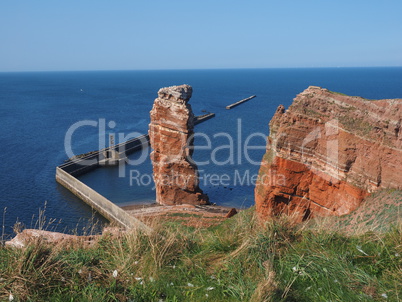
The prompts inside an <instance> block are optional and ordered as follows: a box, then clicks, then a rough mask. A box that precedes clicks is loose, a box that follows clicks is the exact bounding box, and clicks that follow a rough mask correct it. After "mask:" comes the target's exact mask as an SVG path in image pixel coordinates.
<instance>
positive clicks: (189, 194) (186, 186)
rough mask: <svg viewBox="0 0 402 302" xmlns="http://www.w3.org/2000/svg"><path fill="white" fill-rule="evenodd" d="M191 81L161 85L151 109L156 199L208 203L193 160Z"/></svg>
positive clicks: (165, 203) (170, 203) (164, 201)
mask: <svg viewBox="0 0 402 302" xmlns="http://www.w3.org/2000/svg"><path fill="white" fill-rule="evenodd" d="M191 95H192V88H191V87H190V86H188V85H181V86H172V87H167V88H162V89H160V90H159V91H158V98H157V99H155V101H154V105H153V108H152V110H151V123H150V125H149V137H150V143H151V147H152V148H153V151H152V153H151V160H152V164H153V173H154V181H155V185H156V201H157V202H158V203H160V204H163V205H174V204H184V203H185V204H207V203H208V196H207V195H205V194H203V192H202V190H201V189H200V188H199V180H198V170H197V166H196V165H195V164H194V163H192V161H191V155H192V150H193V149H192V146H193V139H192V135H193V129H194V114H193V112H192V110H191V106H190V104H188V102H189V100H190V98H191Z"/></svg>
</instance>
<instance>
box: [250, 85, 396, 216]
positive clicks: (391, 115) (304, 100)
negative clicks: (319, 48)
mask: <svg viewBox="0 0 402 302" xmlns="http://www.w3.org/2000/svg"><path fill="white" fill-rule="evenodd" d="M401 123H402V99H394V100H377V101H372V100H366V99H363V98H360V97H350V96H345V95H342V94H338V93H334V92H331V91H329V90H327V89H322V88H320V87H315V86H311V87H309V88H308V89H306V90H305V91H303V92H302V93H300V94H299V95H298V96H297V97H296V98H295V99H294V102H293V104H292V105H291V106H290V107H289V109H288V110H285V108H284V107H283V106H279V107H278V109H277V111H276V113H275V115H274V117H273V119H272V120H271V122H270V124H269V126H270V135H269V138H268V145H267V151H266V154H265V155H264V158H263V160H262V163H261V168H260V173H259V180H258V183H257V185H256V188H255V203H256V210H257V212H258V213H259V214H260V215H261V216H262V217H267V216H271V215H277V214H280V213H287V214H293V215H295V218H296V219H297V220H299V221H300V220H303V219H306V218H308V217H312V216H327V215H343V214H347V213H349V212H351V211H353V210H355V209H356V208H357V207H358V206H359V205H360V203H361V202H362V200H363V199H364V198H365V197H366V196H367V195H369V194H370V193H371V192H374V191H376V190H378V189H379V188H399V189H400V188H402V173H401V172H400V169H401V168H402V131H401Z"/></svg>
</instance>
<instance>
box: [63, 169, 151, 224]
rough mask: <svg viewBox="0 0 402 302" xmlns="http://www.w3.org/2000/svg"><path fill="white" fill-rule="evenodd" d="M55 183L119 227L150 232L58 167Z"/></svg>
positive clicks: (139, 222)
mask: <svg viewBox="0 0 402 302" xmlns="http://www.w3.org/2000/svg"><path fill="white" fill-rule="evenodd" d="M56 181H57V182H58V183H59V184H61V185H62V186H64V187H65V188H66V189H68V190H69V191H70V192H72V193H73V194H74V195H76V196H77V197H78V198H80V199H81V200H83V201H84V202H85V203H87V204H88V205H90V206H91V207H92V208H94V209H95V210H96V211H98V212H99V213H100V214H101V215H102V216H104V217H105V218H106V219H108V220H109V221H111V222H113V223H116V224H117V225H118V226H119V227H123V228H125V229H132V228H141V229H143V230H145V231H148V230H150V229H149V227H147V226H146V225H145V224H144V223H142V222H141V221H139V220H138V219H136V218H134V217H132V216H130V215H129V214H127V212H126V211H125V210H123V209H122V208H120V207H119V206H117V205H115V204H114V203H113V202H111V201H110V200H108V199H107V198H105V197H104V196H102V195H101V194H99V193H98V192H96V191H95V190H93V189H91V188H90V187H88V186H87V185H85V184H84V183H82V182H81V181H79V180H78V179H77V178H75V177H74V176H72V175H70V174H69V173H67V172H66V171H64V170H63V169H61V168H59V167H57V168H56Z"/></svg>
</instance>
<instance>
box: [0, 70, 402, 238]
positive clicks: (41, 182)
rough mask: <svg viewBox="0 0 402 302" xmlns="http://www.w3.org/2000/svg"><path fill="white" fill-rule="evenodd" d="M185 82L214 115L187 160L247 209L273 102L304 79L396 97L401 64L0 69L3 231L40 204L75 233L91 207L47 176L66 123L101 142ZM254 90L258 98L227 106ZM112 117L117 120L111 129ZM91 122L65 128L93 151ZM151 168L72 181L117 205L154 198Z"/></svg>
mask: <svg viewBox="0 0 402 302" xmlns="http://www.w3.org/2000/svg"><path fill="white" fill-rule="evenodd" d="M183 83H187V84H189V85H191V86H193V89H194V92H193V97H192V99H191V101H190V104H191V105H192V107H193V111H194V113H195V114H196V115H200V114H203V113H205V111H207V112H214V113H215V114H216V117H215V118H213V119H211V120H208V121H206V122H204V123H202V124H200V125H197V126H196V129H195V131H196V132H197V133H198V134H202V136H197V137H196V139H195V144H196V146H198V147H201V148H199V149H196V150H195V153H194V159H195V160H196V161H198V162H208V161H209V163H208V164H205V165H200V170H201V172H200V176H201V177H202V179H201V187H202V188H203V190H204V192H205V193H207V194H208V195H209V197H210V199H211V201H212V202H214V203H216V204H219V205H227V206H234V207H249V206H251V205H253V203H254V201H253V189H254V186H253V183H252V176H253V175H256V174H257V173H258V168H259V166H258V161H260V160H261V158H262V155H263V154H264V146H265V141H264V137H265V136H266V135H267V134H268V123H269V121H270V119H271V117H272V115H273V114H274V112H275V110H276V108H277V106H278V105H279V104H283V105H285V106H286V107H287V106H289V105H290V104H291V102H292V100H293V98H294V97H295V96H296V95H297V94H298V93H300V92H301V91H303V90H304V89H305V88H307V87H308V86H310V85H317V86H322V87H325V88H328V89H330V90H333V91H339V92H342V93H345V94H348V95H358V96H362V97H365V98H368V99H381V98H401V97H402V68H400V67H395V68H320V69H242V70H177V71H97V72H32V73H0V118H1V119H0V121H1V124H0V125H1V127H0V142H1V152H0V167H1V170H0V211H1V214H2V215H1V216H2V221H3V222H2V225H4V232H5V233H6V234H10V233H11V232H12V230H11V228H12V226H13V225H14V223H15V222H16V221H20V222H22V223H23V224H24V225H26V226H27V227H31V226H35V222H36V221H37V219H38V213H39V209H40V208H42V209H43V208H44V206H45V204H46V212H45V214H46V217H47V219H48V220H49V219H55V220H56V221H58V223H57V229H58V230H67V231H68V230H72V229H78V231H79V229H80V228H82V227H83V226H84V225H85V224H86V223H87V222H88V221H91V219H92V218H93V216H94V214H93V212H92V210H91V208H90V207H88V206H86V205H85V204H84V203H83V202H81V201H80V200H79V199H78V198H76V197H75V196H74V195H72V194H71V193H70V192H68V191H67V190H66V189H64V188H63V187H61V186H60V185H58V184H57V183H56V182H55V167H56V166H57V165H59V164H61V163H63V161H64V160H65V159H67V157H68V156H67V155H66V151H65V146H64V140H65V136H66V133H67V131H68V129H69V128H70V127H71V126H72V125H74V124H76V123H77V122H80V121H87V122H88V121H92V123H98V125H101V124H102V123H103V121H104V122H105V125H106V129H105V133H103V132H102V133H101V136H103V137H104V138H106V139H107V136H108V134H109V133H116V134H117V135H118V134H119V133H121V134H123V135H129V134H130V133H133V132H138V133H146V132H147V130H148V124H149V111H150V110H151V108H152V104H153V100H154V99H155V98H156V96H157V91H158V89H159V88H161V87H165V86H171V85H177V84H183ZM254 94H255V95H257V98H255V99H253V100H250V101H249V102H246V103H244V104H242V105H240V106H238V107H236V108H234V109H232V110H226V109H225V106H226V105H228V104H231V103H233V102H236V101H238V100H240V99H243V98H245V97H248V96H250V95H254ZM111 121H113V122H114V125H115V127H109V125H112V124H109V122H111ZM98 128H99V127H94V126H83V127H79V128H78V129H77V130H76V131H75V132H74V133H73V135H72V149H73V151H74V153H75V154H80V153H85V152H88V151H92V150H97V149H99V136H100V134H99V129H98ZM252 135H254V136H252ZM250 136H252V137H250ZM207 138H208V139H210V141H211V145H210V147H208V146H207ZM246 143H248V145H249V146H257V147H260V148H259V149H249V150H247V155H248V157H247V155H246V154H245V150H244V145H245V144H246ZM231 144H233V148H230V146H231ZM202 147H203V148H202ZM232 151H233V152H232ZM148 153H149V152H148V151H147V152H146V154H145V155H147V154H148ZM139 156H140V154H133V155H132V156H131V157H130V158H131V159H132V160H133V159H135V158H136V157H139ZM225 162H226V163H225ZM151 171H152V169H151V164H150V161H149V157H147V158H146V160H145V161H144V162H143V163H141V164H140V165H134V166H133V165H126V166H124V167H123V168H119V167H108V168H101V169H97V170H95V171H93V172H91V173H88V174H86V175H83V176H82V177H80V179H81V180H82V181H83V182H85V183H86V184H88V185H89V186H91V187H93V188H94V189H96V190H98V191H99V192H100V193H102V194H103V195H105V196H106V197H108V198H109V199H110V200H112V201H114V202H115V203H116V204H119V205H127V204H133V203H149V202H153V201H154V200H155V192H154V191H153V190H152V187H153V184H152V183H149V182H150V175H151ZM119 172H120V176H121V174H122V173H123V172H124V173H123V174H125V177H119ZM236 173H237V174H236ZM130 175H131V176H134V177H130ZM222 175H225V176H224V177H223V179H222ZM226 175H227V176H226ZM135 176H137V177H135ZM219 177H221V178H220V179H219ZM148 183H149V184H148ZM146 184H148V185H146ZM95 217H96V218H99V217H98V216H96V215H95Z"/></svg>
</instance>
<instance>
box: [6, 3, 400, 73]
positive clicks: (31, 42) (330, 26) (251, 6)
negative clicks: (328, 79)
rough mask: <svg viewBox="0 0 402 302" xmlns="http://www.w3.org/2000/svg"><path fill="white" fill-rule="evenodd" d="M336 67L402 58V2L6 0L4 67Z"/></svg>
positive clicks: (396, 63)
mask: <svg viewBox="0 0 402 302" xmlns="http://www.w3.org/2000/svg"><path fill="white" fill-rule="evenodd" d="M331 66H341V67H343V66H402V1H401V0H383V1H380V0H347V1H346V0H336V1H335V0H303V1H301V0H275V1H271V0H249V1H245V0H243V1H238V0H230V1H229V0H222V1H220V0H214V1H212V0H198V1H193V0H186V1H184V0H183V1H180V0H170V1H168V0H148V1H145V0H115V1H111V0H108V1H106V0H64V1H62V0H61V1H56V0H2V1H1V2H0V71H39V70H131V69H192V68H270V67H331Z"/></svg>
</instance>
